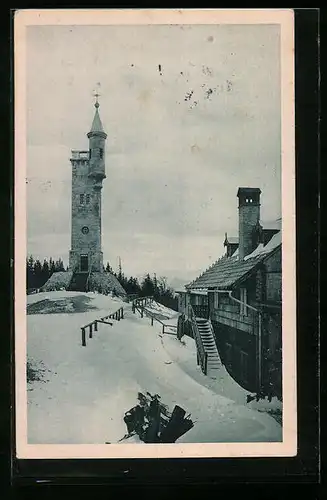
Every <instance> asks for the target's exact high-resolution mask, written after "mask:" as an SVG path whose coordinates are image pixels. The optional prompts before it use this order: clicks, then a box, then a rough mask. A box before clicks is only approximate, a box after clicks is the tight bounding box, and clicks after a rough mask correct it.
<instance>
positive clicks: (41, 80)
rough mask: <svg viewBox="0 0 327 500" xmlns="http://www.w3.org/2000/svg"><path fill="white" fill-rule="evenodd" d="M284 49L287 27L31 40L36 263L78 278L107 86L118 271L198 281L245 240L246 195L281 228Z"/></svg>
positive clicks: (107, 251) (110, 213)
mask: <svg viewBox="0 0 327 500" xmlns="http://www.w3.org/2000/svg"><path fill="white" fill-rule="evenodd" d="M279 42H280V39H279V26H277V25H271V26H269V25H261V26H260V25H249V26H246V25H242V26H237V25H234V26H231V25H229V26H228V25H220V26H215V25H208V26H205V25H193V26H187V25H184V26H160V25H156V26H44V27H43V26H33V27H28V28H27V129H28V137H27V151H28V158H27V178H28V179H27V180H28V184H27V195H28V200H27V205H28V207H27V208H28V246H27V250H28V253H32V254H33V255H34V256H36V257H39V258H41V259H43V258H44V257H50V256H52V257H54V258H58V257H61V258H63V259H64V261H65V263H66V264H68V252H69V249H70V227H71V222H70V213H71V212H70V211H71V164H70V162H69V158H70V152H71V149H88V139H87V137H86V134H87V132H88V131H89V130H90V127H91V123H92V119H93V115H94V106H93V103H94V98H93V97H92V92H93V90H94V89H95V88H96V84H97V82H100V90H99V92H100V94H101V97H100V99H99V100H100V109H99V111H100V116H101V120H102V123H103V126H104V129H105V131H106V133H107V134H108V138H107V141H106V174H107V178H106V179H105V180H104V187H103V190H102V199H103V206H102V209H103V213H102V223H103V252H104V260H105V262H106V261H107V260H109V261H110V263H111V265H112V266H113V267H114V268H117V265H118V257H119V256H120V257H121V259H122V265H123V270H124V271H125V273H126V274H128V275H130V274H136V275H140V274H143V273H144V272H147V271H149V272H150V273H153V272H156V273H157V275H158V276H161V275H164V276H167V277H168V278H169V279H170V280H172V279H174V278H176V279H177V280H184V279H185V280H190V279H194V278H195V277H196V276H197V274H198V273H199V272H201V271H203V270H204V269H205V268H206V267H207V266H208V265H210V264H211V263H212V262H213V261H214V260H216V259H217V258H218V257H220V256H221V255H222V254H223V253H224V248H223V240H224V233H225V231H227V232H228V234H230V235H232V236H237V230H238V210H237V197H236V193H237V189H238V187H239V186H251V187H259V188H261V190H262V195H261V202H262V206H261V214H262V218H263V219H267V220H271V219H275V218H277V217H278V216H280V213H281V209H280V202H281V200H280V162H281V160H280V156H281V146H280V64H279V63H280V58H279ZM159 65H160V66H159ZM160 69H161V71H160Z"/></svg>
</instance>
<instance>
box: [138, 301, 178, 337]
mask: <svg viewBox="0 0 327 500" xmlns="http://www.w3.org/2000/svg"><path fill="white" fill-rule="evenodd" d="M154 301H155V299H154V297H152V296H149V297H139V298H137V299H134V300H133V304H132V311H133V313H134V314H135V311H138V312H139V313H140V316H141V318H143V316H144V315H145V316H147V317H149V318H150V320H151V326H153V322H154V321H157V322H158V323H160V324H161V325H162V333H163V334H164V333H170V334H172V332H171V331H169V329H170V330H174V334H175V333H176V332H177V325H171V324H168V323H164V322H163V321H162V320H161V319H160V318H158V317H157V316H156V315H155V314H154V313H152V312H151V311H149V310H148V309H146V306H147V305H148V304H150V303H152V302H154Z"/></svg>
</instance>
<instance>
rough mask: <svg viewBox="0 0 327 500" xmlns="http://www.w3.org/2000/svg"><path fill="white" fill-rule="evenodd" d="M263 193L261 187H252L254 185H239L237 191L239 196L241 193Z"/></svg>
mask: <svg viewBox="0 0 327 500" xmlns="http://www.w3.org/2000/svg"><path fill="white" fill-rule="evenodd" d="M254 193H256V194H261V189H260V188H252V187H239V188H238V191H237V196H238V197H239V196H240V195H241V194H243V195H244V194H254Z"/></svg>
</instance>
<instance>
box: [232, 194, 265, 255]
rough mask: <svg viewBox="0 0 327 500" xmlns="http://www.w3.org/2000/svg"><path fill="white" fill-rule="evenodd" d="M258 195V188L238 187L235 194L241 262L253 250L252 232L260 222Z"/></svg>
mask: <svg viewBox="0 0 327 500" xmlns="http://www.w3.org/2000/svg"><path fill="white" fill-rule="evenodd" d="M260 194H261V190H260V189H259V188H249V187H240V188H239V189H238V192H237V197H238V221H239V226H238V227H239V229H238V231H239V246H238V253H239V259H240V260H243V259H244V257H246V256H247V255H249V254H250V253H251V252H253V250H254V238H253V236H254V234H253V232H254V228H255V227H256V225H257V223H258V222H259V221H260Z"/></svg>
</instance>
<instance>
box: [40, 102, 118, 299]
mask: <svg viewBox="0 0 327 500" xmlns="http://www.w3.org/2000/svg"><path fill="white" fill-rule="evenodd" d="M87 137H88V139H89V149H88V150H87V151H81V150H75V149H74V150H72V155H71V158H70V162H71V167H72V200H71V214H72V215H71V248H70V252H69V269H68V271H60V272H57V273H53V274H52V276H50V278H49V279H48V281H47V282H46V283H45V285H43V287H42V290H44V291H53V290H62V289H66V290H70V291H78V292H88V291H97V292H100V293H103V294H105V295H107V294H109V293H113V294H115V295H119V296H121V297H126V291H125V290H124V288H123V287H122V286H121V284H120V283H119V281H118V279H117V278H116V276H115V275H113V274H112V273H110V272H105V271H104V269H103V254H102V248H101V190H102V182H103V180H104V179H105V178H106V174H105V143H106V138H107V134H106V133H105V131H104V130H103V126H102V123H101V120H100V115H99V102H98V95H97V94H96V102H95V114H94V118H93V123H92V126H91V130H90V132H88V134H87Z"/></svg>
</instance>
